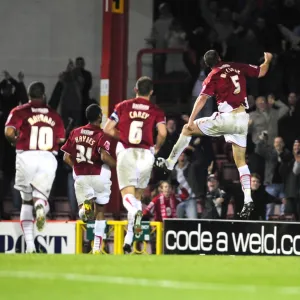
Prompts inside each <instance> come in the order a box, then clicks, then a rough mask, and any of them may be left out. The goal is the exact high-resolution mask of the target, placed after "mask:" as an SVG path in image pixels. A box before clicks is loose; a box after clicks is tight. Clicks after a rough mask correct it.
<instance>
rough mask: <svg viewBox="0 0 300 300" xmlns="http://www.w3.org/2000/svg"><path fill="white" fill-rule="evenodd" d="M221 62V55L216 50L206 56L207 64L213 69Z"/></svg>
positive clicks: (210, 51) (208, 52)
mask: <svg viewBox="0 0 300 300" xmlns="http://www.w3.org/2000/svg"><path fill="white" fill-rule="evenodd" d="M219 61H220V55H219V53H218V52H217V51H216V50H209V51H207V52H206V53H205V54H204V62H205V64H206V65H207V66H208V67H210V68H213V67H214V66H215V65H216V64H217V63H218V62H219Z"/></svg>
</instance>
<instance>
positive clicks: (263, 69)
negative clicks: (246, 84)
mask: <svg viewBox="0 0 300 300" xmlns="http://www.w3.org/2000/svg"><path fill="white" fill-rule="evenodd" d="M264 54H265V61H264V63H263V64H261V65H260V71H259V75H258V78H260V77H264V76H265V75H266V74H267V72H268V70H269V66H270V63H271V61H272V57H273V55H272V54H271V53H269V52H265V53H264Z"/></svg>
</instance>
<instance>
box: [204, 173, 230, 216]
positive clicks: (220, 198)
mask: <svg viewBox="0 0 300 300" xmlns="http://www.w3.org/2000/svg"><path fill="white" fill-rule="evenodd" d="M228 203H229V197H228V195H227V193H226V192H225V191H223V190H221V189H220V188H219V181H218V179H217V178H216V177H215V176H214V175H210V176H208V178H207V194H206V198H205V209H204V213H203V215H202V216H203V218H204V219H226V215H227V209H228Z"/></svg>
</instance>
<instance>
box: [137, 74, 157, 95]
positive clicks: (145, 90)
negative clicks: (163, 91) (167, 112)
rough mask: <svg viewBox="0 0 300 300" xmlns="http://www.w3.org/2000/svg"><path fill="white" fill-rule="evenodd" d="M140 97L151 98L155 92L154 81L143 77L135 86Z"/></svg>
mask: <svg viewBox="0 0 300 300" xmlns="http://www.w3.org/2000/svg"><path fill="white" fill-rule="evenodd" d="M135 88H136V89H137V93H138V95H139V96H149V95H150V93H151V91H153V81H152V79H151V78H150V77H147V76H143V77H140V78H139V79H138V81H137V82H136V84H135Z"/></svg>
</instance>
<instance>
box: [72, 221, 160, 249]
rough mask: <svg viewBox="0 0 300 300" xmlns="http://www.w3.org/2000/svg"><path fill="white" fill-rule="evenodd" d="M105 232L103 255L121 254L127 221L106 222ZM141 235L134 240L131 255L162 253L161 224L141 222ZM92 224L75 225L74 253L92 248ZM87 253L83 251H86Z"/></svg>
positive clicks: (79, 222) (78, 223)
mask: <svg viewBox="0 0 300 300" xmlns="http://www.w3.org/2000/svg"><path fill="white" fill-rule="evenodd" d="M106 224H107V226H106V228H107V230H106V234H105V237H104V239H103V244H102V249H101V252H102V253H103V254H117V255H118V254H123V244H124V237H125V234H126V227H127V224H128V222H127V221H125V220H124V221H112V220H109V221H107V222H106ZM142 227H143V235H142V236H141V237H140V238H135V239H134V243H133V254H156V255H161V254H162V253H163V225H162V223H161V222H143V223H142ZM93 239H94V222H88V223H84V222H82V221H77V223H76V253H77V254H81V253H84V252H85V253H86V252H89V251H90V250H91V249H92V247H93ZM86 248H87V251H84V250H86Z"/></svg>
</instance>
